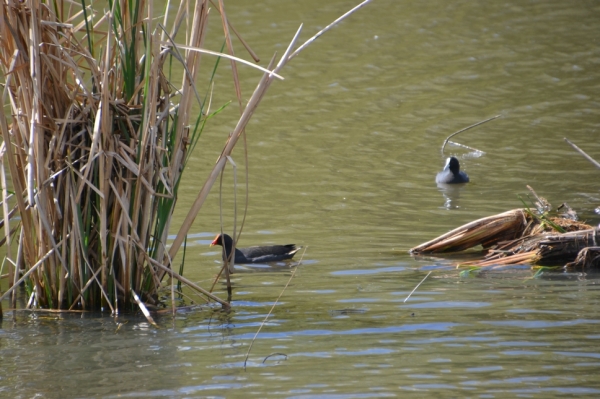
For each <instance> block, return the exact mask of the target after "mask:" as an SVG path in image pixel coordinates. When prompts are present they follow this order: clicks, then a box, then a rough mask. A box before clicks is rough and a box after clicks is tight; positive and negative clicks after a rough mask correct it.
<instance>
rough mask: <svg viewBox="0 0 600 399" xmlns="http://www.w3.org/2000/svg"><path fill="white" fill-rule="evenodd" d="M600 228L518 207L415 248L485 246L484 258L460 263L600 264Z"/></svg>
mask: <svg viewBox="0 0 600 399" xmlns="http://www.w3.org/2000/svg"><path fill="white" fill-rule="evenodd" d="M599 241H600V235H599V232H598V228H594V227H592V226H590V225H587V224H585V223H581V222H578V221H576V220H573V219H570V218H565V217H558V216H557V217H550V216H548V215H547V214H539V215H538V214H535V213H533V212H532V211H531V210H530V209H528V208H523V209H513V210H511V211H507V212H503V213H500V214H498V215H493V216H489V217H485V218H482V219H478V220H475V221H473V222H470V223H467V224H465V225H463V226H460V227H458V228H456V229H454V230H452V231H449V232H448V233H446V234H443V235H441V236H439V237H437V238H435V239H433V240H431V241H428V242H426V243H423V244H421V245H418V246H416V247H414V248H412V249H411V250H410V253H411V254H413V255H423V254H434V253H444V252H446V253H448V252H457V251H463V250H466V249H470V248H475V247H478V246H481V247H483V258H482V259H480V260H475V261H471V262H463V263H460V264H459V266H471V267H484V266H506V265H516V264H532V265H535V264H538V265H544V266H549V265H564V266H565V267H566V268H569V269H575V268H591V267H598V266H600V248H599V247H598V242H599Z"/></svg>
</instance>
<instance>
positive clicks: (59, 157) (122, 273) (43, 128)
mask: <svg viewBox="0 0 600 399" xmlns="http://www.w3.org/2000/svg"><path fill="white" fill-rule="evenodd" d="M369 1H370V0H365V1H363V2H362V3H361V4H359V5H358V6H356V7H355V8H354V9H352V10H350V11H349V12H348V13H346V14H344V15H343V16H342V17H340V18H338V19H337V20H336V21H334V22H333V23H332V24H330V25H329V26H327V27H326V28H325V29H323V30H322V31H320V32H318V33H317V34H316V35H315V36H313V37H312V38H311V39H309V40H308V41H307V42H305V43H304V44H303V45H301V46H299V47H297V48H296V49H295V51H293V49H294V48H295V45H296V41H297V39H298V36H299V34H300V31H301V27H300V29H298V31H297V32H296V35H295V36H294V37H293V38H292V40H291V42H290V44H289V46H288V48H287V50H286V51H285V52H284V54H283V55H282V56H281V58H280V59H279V61H276V58H275V56H274V57H273V58H272V59H271V62H270V63H269V66H268V68H262V67H259V66H257V65H254V68H256V69H259V70H261V71H262V73H263V74H262V78H261V79H260V80H259V82H258V84H257V87H256V89H255V90H254V92H253V94H252V95H251V96H250V98H249V99H248V100H247V101H243V100H242V95H241V90H240V86H239V78H238V76H237V65H238V63H242V64H246V65H253V64H251V63H249V62H248V61H244V60H243V59H240V58H237V57H234V56H233V53H234V51H233V44H232V43H233V41H232V37H231V34H230V32H234V33H235V34H236V35H237V36H238V38H239V41H240V42H241V43H242V45H243V46H244V47H245V48H246V50H248V53H249V54H250V55H251V57H253V58H254V59H255V61H258V58H257V57H256V56H255V55H254V53H253V52H252V50H251V49H250V48H249V47H248V45H247V44H246V43H245V42H244V40H243V39H242V38H241V37H240V36H239V34H238V33H237V31H236V30H235V29H234V28H233V26H232V25H231V23H230V22H229V20H228V18H227V14H226V11H225V5H224V0H218V1H217V0H214V1H213V0H195V1H191V0H190V1H186V0H182V1H181V2H179V4H178V5H175V8H171V6H173V5H174V4H171V3H170V2H169V1H167V2H166V4H165V8H164V9H163V10H160V11H161V12H162V15H164V18H163V19H162V21H159V20H156V19H155V18H154V14H155V10H154V2H152V1H147V0H130V1H115V0H109V1H108V2H106V3H102V6H104V7H107V8H106V9H102V10H95V9H93V8H92V7H91V6H89V5H87V4H86V2H85V0H82V1H81V3H79V2H72V1H68V0H40V1H33V0H26V1H18V0H1V3H0V14H1V15H0V44H1V45H0V70H1V75H2V77H3V80H4V92H3V95H2V96H0V130H1V135H2V139H3V141H2V144H1V145H0V180H1V183H2V212H3V218H2V221H1V222H2V223H1V224H2V228H3V229H4V240H3V241H2V244H4V245H5V248H6V258H5V259H6V262H4V265H5V267H6V269H5V270H7V273H6V276H7V278H8V281H9V288H8V290H7V291H5V292H4V293H3V294H2V295H0V301H1V300H2V299H4V298H6V297H7V296H8V295H11V297H12V301H13V307H15V300H16V295H15V292H16V290H15V288H16V287H18V286H20V285H21V284H23V285H24V287H25V292H26V294H27V300H28V305H27V306H36V307H43V308H53V309H84V310H93V309H110V310H111V311H112V312H113V313H117V312H118V311H119V310H130V309H134V308H135V307H136V306H137V307H139V308H140V309H141V310H142V311H144V314H145V315H146V317H147V318H148V319H149V320H150V321H151V317H150V315H149V313H148V312H147V309H146V305H145V304H152V305H156V304H157V303H158V297H159V294H160V292H161V290H164V289H165V288H169V287H170V295H171V303H172V306H173V310H175V305H174V304H175V290H174V284H169V285H168V286H165V285H164V284H163V282H162V281H163V278H164V277H165V276H168V277H169V279H176V280H178V281H179V282H180V283H182V284H185V285H187V286H188V287H190V288H191V289H193V290H195V291H196V292H198V293H200V294H202V295H204V296H205V297H208V298H210V299H211V300H213V301H216V302H219V303H221V304H222V305H223V306H228V303H227V302H226V301H223V300H221V299H220V298H218V297H216V296H214V295H212V294H211V293H209V292H208V291H206V290H204V289H202V288H201V287H198V286H197V285H196V284H194V283H193V282H191V281H189V280H187V279H185V278H184V277H183V276H181V275H180V274H178V273H176V272H175V271H174V270H172V261H173V259H174V258H175V257H176V256H177V254H178V251H179V250H180V249H181V247H182V245H183V243H184V240H185V237H186V235H187V233H188V232H189V229H190V227H191V225H192V223H193V221H194V219H195V217H196V215H197V214H198V212H199V210H200V208H201V207H202V205H203V203H204V201H205V199H206V197H207V195H208V193H209V191H210V190H211V188H212V186H213V184H214V183H215V181H216V180H217V179H218V177H219V175H220V174H221V173H222V172H223V170H224V168H225V166H226V164H227V163H228V162H230V163H232V164H234V163H233V160H232V158H231V156H230V155H231V152H232V150H233V148H234V147H235V145H236V143H237V141H238V139H239V138H240V137H242V136H243V135H244V132H245V127H246V124H247V123H248V121H249V120H250V118H251V116H252V115H253V113H254V111H255V110H256V108H257V107H258V104H259V103H260V101H261V99H262V98H263V96H264V94H265V93H266V91H267V89H268V88H269V86H270V84H271V83H272V82H273V81H274V80H275V79H282V78H281V76H280V75H279V74H278V72H279V71H280V70H281V68H283V67H284V66H285V65H286V64H287V62H288V61H289V60H291V59H292V58H293V57H295V56H296V55H297V54H298V53H299V52H300V51H302V50H303V49H304V48H305V47H306V46H307V45H308V44H310V43H311V42H312V41H314V40H315V39H316V38H317V37H319V36H320V35H321V34H322V33H324V32H325V31H327V30H329V29H330V28H331V27H332V26H333V25H335V24H337V23H338V22H339V21H341V20H343V19H344V18H345V17H347V16H348V15H350V14H352V13H353V12H354V11H356V10H358V9H359V8H361V7H362V6H364V5H366V4H367V3H368V2H369ZM93 4H96V3H93ZM209 8H212V9H213V12H211V13H210V15H212V16H214V17H216V18H213V20H215V19H216V20H217V21H219V22H218V23H219V24H220V25H221V28H222V31H223V42H224V43H225V44H224V45H223V48H226V49H227V53H226V54H224V53H221V52H215V51H210V50H206V49H204V48H203V45H204V40H205V36H206V31H207V26H208V22H209ZM157 14H158V13H157ZM167 24H168V25H169V26H167ZM181 38H184V39H181ZM176 40H184V42H183V43H176ZM202 54H209V56H210V57H211V58H208V57H209V56H204V58H206V59H207V60H208V61H203V63H202V64H206V70H207V71H208V72H211V71H212V75H211V77H210V78H209V79H208V81H205V82H203V83H202V87H205V89H204V92H201V91H200V90H199V89H198V84H197V82H196V81H197V76H198V75H199V70H200V68H201V66H203V65H201V55H202ZM204 58H202V59H204ZM222 58H227V59H229V61H230V62H231V69H232V72H233V77H232V81H233V84H234V86H235V92H236V96H237V101H238V103H239V105H240V112H241V116H240V119H239V121H238V123H237V125H236V127H235V129H234V130H233V132H231V133H230V135H229V137H228V138H227V142H226V144H225V147H224V148H223V151H222V153H221V155H220V157H219V158H218V160H217V162H216V163H215V165H214V167H213V169H212V171H211V172H210V174H209V176H208V177H207V179H206V181H205V182H204V184H203V186H202V188H201V190H200V192H199V193H198V196H197V198H196V200H195V202H194V203H193V205H192V207H191V209H190V210H189V212H188V214H187V217H186V218H185V220H184V222H183V224H182V226H181V227H180V228H179V230H178V231H177V233H176V235H175V238H174V240H173V242H172V243H171V244H170V246H169V247H167V234H168V232H169V227H170V224H171V217H172V215H173V210H174V207H175V205H176V202H177V191H178V187H179V183H180V181H181V177H182V171H183V170H184V169H185V165H186V162H187V161H188V159H189V155H190V152H191V150H192V149H193V148H194V146H195V145H196V143H197V142H198V139H199V137H200V134H201V132H202V130H203V128H204V127H205V124H206V122H207V121H208V119H210V118H211V117H212V116H214V115H215V114H217V113H218V112H219V111H220V109H222V108H219V109H217V110H216V111H213V112H211V111H209V107H208V104H210V101H211V96H210V92H211V91H210V90H211V89H210V87H211V84H212V79H213V77H212V76H214V71H215V69H216V66H217V65H218V62H219V60H220V59H222ZM173 65H178V69H171V68H172V67H173ZM176 70H179V71H183V72H177V74H178V77H175V78H173V76H175V74H176V72H175V71H176ZM5 99H8V102H7V104H6V105H5V104H4V100H5ZM193 104H197V106H198V108H199V109H200V112H195V113H193V112H192V105H193ZM234 230H235V229H234ZM234 233H235V232H234ZM237 238H238V236H236V240H237ZM225 270H227V268H225ZM167 292H168V290H167Z"/></svg>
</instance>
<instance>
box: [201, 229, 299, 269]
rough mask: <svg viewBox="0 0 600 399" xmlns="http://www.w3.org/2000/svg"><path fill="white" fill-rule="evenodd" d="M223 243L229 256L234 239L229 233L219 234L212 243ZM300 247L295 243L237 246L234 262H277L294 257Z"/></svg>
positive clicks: (226, 255)
mask: <svg viewBox="0 0 600 399" xmlns="http://www.w3.org/2000/svg"><path fill="white" fill-rule="evenodd" d="M213 245H221V246H222V247H224V248H225V254H224V255H223V256H225V257H226V258H229V254H231V248H232V247H233V239H232V238H231V237H230V236H229V235H227V234H223V235H221V234H219V235H217V236H216V237H215V239H214V240H213V242H212V243H211V244H210V246H211V247H212V246H213ZM298 251H300V248H296V245H295V244H288V245H265V246H256V247H248V248H236V249H235V258H234V263H264V262H276V261H279V260H285V259H292V257H293V256H294V255H295V254H296V252H298Z"/></svg>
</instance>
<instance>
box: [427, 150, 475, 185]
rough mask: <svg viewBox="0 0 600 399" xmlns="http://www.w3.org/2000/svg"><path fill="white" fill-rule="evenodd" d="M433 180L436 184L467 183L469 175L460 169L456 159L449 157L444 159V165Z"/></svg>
mask: <svg viewBox="0 0 600 399" xmlns="http://www.w3.org/2000/svg"><path fill="white" fill-rule="evenodd" d="M435 182H436V183H438V184H458V183H468V182H469V176H467V174H466V173H465V172H462V171H461V170H460V164H459V163H458V159H456V158H455V157H450V158H448V159H447V160H446V166H444V169H443V170H442V171H441V172H440V173H438V174H437V176H436V177H435Z"/></svg>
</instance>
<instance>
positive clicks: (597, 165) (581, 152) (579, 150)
mask: <svg viewBox="0 0 600 399" xmlns="http://www.w3.org/2000/svg"><path fill="white" fill-rule="evenodd" d="M564 140H565V141H566V142H567V144H569V145H570V146H571V147H573V149H574V150H575V151H577V152H578V153H580V154H581V155H583V157H584V158H585V159H587V160H588V161H590V162H591V163H593V164H594V166H596V167H597V168H600V163H598V162H597V161H596V160H595V159H594V158H592V157H590V156H589V155H588V154H586V153H585V152H584V151H583V150H582V149H581V148H579V147H577V146H576V145H575V144H573V143H572V142H571V141H570V140H569V139H567V138H566V137H565V138H564Z"/></svg>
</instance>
